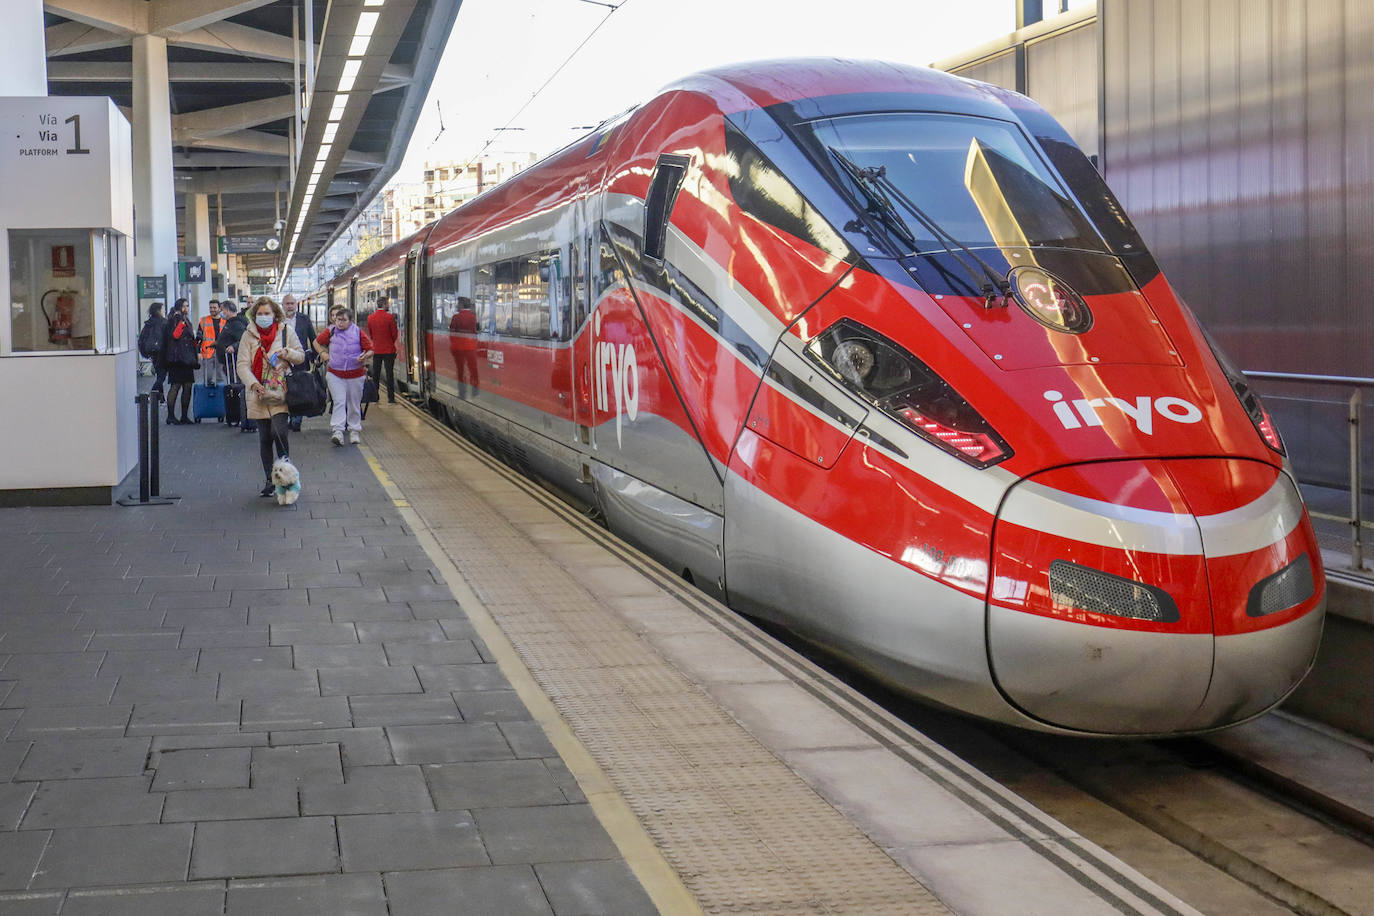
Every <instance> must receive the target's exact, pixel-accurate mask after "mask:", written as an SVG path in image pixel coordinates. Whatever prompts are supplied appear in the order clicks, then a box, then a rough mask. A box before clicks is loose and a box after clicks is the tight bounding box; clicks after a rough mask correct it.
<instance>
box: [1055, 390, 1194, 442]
mask: <svg viewBox="0 0 1374 916" xmlns="http://www.w3.org/2000/svg"><path fill="white" fill-rule="evenodd" d="M1044 397H1045V400H1047V401H1049V402H1050V403H1051V404H1053V405H1054V408H1053V409H1054V415H1055V418H1056V419H1058V420H1059V425H1060V426H1062V427H1064V428H1065V429H1082V428H1083V427H1084V426H1102V425H1103V423H1102V416H1101V415H1100V414H1099V413H1098V410H1099V409H1105V408H1107V407H1114V408H1116V409H1117V410H1119V411H1121V412H1122V413H1123V414H1125V415H1126V416H1128V417H1130V418H1131V421H1132V422H1133V423H1134V424H1135V428H1136V429H1138V430H1140V431H1141V432H1142V433H1144V434H1145V435H1147V436H1153V435H1154V432H1155V423H1154V418H1155V415H1156V414H1158V415H1159V416H1160V417H1163V418H1164V419H1166V420H1172V421H1174V422H1175V423H1198V422H1200V421H1201V420H1202V410H1201V409H1199V408H1198V406H1197V405H1196V404H1193V403H1192V402H1191V401H1185V400H1184V399H1183V398H1176V397H1163V398H1151V397H1149V396H1147V395H1141V396H1139V397H1137V398H1136V399H1135V400H1134V401H1132V400H1129V399H1127V398H1117V397H1106V398H1076V399H1074V400H1072V401H1068V400H1065V398H1064V395H1063V393H1061V392H1059V391H1054V390H1050V391H1046V392H1044ZM1070 405H1072V408H1071V407H1070ZM1075 412H1076V413H1075Z"/></svg>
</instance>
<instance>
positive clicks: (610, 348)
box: [592, 312, 639, 447]
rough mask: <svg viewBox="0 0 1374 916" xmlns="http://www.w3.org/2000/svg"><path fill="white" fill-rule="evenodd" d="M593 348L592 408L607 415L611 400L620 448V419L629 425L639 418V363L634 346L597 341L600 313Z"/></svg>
mask: <svg viewBox="0 0 1374 916" xmlns="http://www.w3.org/2000/svg"><path fill="white" fill-rule="evenodd" d="M595 339H596V347H595V350H594V356H593V358H592V374H593V377H594V379H595V383H596V406H597V409H599V410H606V411H609V410H610V409H611V407H610V402H611V398H612V396H614V398H615V444H616V446H617V447H619V446H620V445H621V438H620V425H621V416H622V415H623V416H624V417H625V418H626V419H627V420H628V421H629V422H634V419H635V418H636V417H637V416H639V359H638V358H637V357H636V356H635V345H634V344H632V343H616V342H614V341H610V340H602V339H601V313H600V312H597V313H596V318H595Z"/></svg>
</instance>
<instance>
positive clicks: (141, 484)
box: [115, 391, 181, 506]
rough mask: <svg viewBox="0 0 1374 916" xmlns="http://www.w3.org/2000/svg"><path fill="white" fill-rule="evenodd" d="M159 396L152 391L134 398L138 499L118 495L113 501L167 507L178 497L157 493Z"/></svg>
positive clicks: (124, 503) (127, 504)
mask: <svg viewBox="0 0 1374 916" xmlns="http://www.w3.org/2000/svg"><path fill="white" fill-rule="evenodd" d="M161 397H162V393H161V392H158V391H154V392H150V393H149V394H140V395H138V396H137V397H135V398H134V404H136V405H137V408H136V409H137V411H138V498H137V499H135V498H134V497H133V496H121V497H120V498H119V499H117V500H115V502H117V503H118V504H119V505H121V506H168V505H171V504H172V503H174V502H176V501H177V500H179V499H181V497H180V496H162V495H160V494H159V493H158V487H159V484H160V480H159V475H158V463H159V459H160V455H159V454H158V429H157V405H158V401H159V400H160V398H161Z"/></svg>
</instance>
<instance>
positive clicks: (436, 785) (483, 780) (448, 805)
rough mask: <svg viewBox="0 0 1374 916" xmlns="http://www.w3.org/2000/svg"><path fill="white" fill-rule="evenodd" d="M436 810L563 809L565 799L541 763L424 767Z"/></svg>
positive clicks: (493, 763) (451, 764)
mask: <svg viewBox="0 0 1374 916" xmlns="http://www.w3.org/2000/svg"><path fill="white" fill-rule="evenodd" d="M424 775H425V781H426V782H427V783H428V784H429V791H430V795H431V796H432V797H433V798H434V807H436V808H440V809H452V808H513V807H529V806H535V805H559V804H563V803H564V801H565V796H564V795H563V793H562V791H560V789H559V784H558V781H557V780H556V779H555V778H554V776H553V774H551V773H550V772H549V770H548V769H547V768H546V767H545V766H544V764H543V761H540V760H500V761H483V762H478V763H432V764H427V765H426V766H425V767H424Z"/></svg>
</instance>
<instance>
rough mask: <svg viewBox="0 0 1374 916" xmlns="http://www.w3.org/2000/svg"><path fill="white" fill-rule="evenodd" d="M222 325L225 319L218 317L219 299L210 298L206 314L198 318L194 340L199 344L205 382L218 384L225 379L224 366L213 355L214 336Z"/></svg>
mask: <svg viewBox="0 0 1374 916" xmlns="http://www.w3.org/2000/svg"><path fill="white" fill-rule="evenodd" d="M224 325H225V320H224V319H223V318H220V317H219V300H218V299H211V300H210V305H209V308H208V310H207V314H206V315H205V317H204V318H202V319H200V328H199V329H198V330H197V331H196V342H197V343H199V344H200V365H201V368H202V369H204V370H205V381H206V382H207V383H213V384H219V383H220V382H223V381H224V380H225V369H224V366H223V364H221V363H220V361H219V359H218V358H217V357H216V356H215V338H216V337H218V336H219V332H220V329H221V328H223V327H224Z"/></svg>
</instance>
